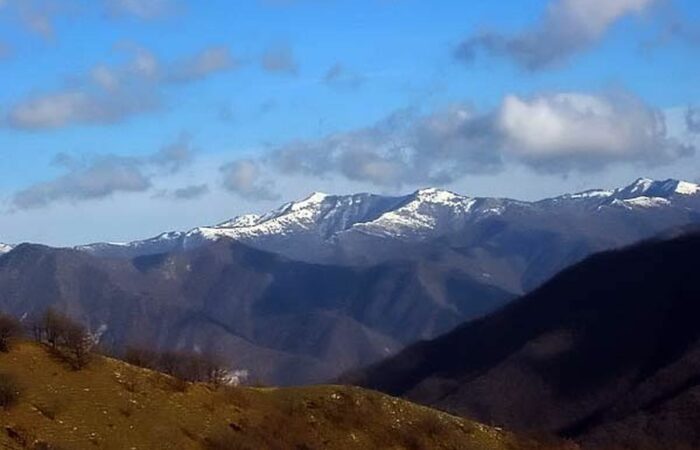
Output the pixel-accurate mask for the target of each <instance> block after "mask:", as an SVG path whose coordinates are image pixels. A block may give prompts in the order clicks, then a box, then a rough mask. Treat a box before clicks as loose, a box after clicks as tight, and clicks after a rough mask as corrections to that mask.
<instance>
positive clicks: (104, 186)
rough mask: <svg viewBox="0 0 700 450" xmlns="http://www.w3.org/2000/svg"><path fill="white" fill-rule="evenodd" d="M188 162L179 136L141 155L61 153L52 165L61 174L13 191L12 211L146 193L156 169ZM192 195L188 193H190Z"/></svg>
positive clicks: (185, 143) (178, 167)
mask: <svg viewBox="0 0 700 450" xmlns="http://www.w3.org/2000/svg"><path fill="white" fill-rule="evenodd" d="M191 161H192V150H191V146H190V143H189V140H188V139H187V138H183V137H180V138H178V140H177V141H175V142H174V143H172V144H169V145H166V146H164V147H163V148H162V149H160V150H159V151H157V152H155V153H153V154H152V155H146V156H143V157H135V156H121V155H113V154H106V155H97V156H92V157H74V156H71V155H67V154H65V153H61V154H58V155H56V157H55V158H54V161H53V164H54V165H55V166H58V167H59V168H61V170H62V171H63V172H64V173H63V174H62V175H59V176H58V177H56V178H54V179H52V180H48V181H44V182H39V183H36V184H33V185H31V186H28V187H26V188H24V189H22V190H20V191H18V192H16V193H15V194H14V195H13V196H12V199H11V206H12V208H13V209H14V210H29V209H38V208H44V207H47V206H50V205H52V204H54V203H59V202H69V203H79V202H83V201H88V200H100V199H104V198H108V197H111V196H113V195H115V194H120V193H142V192H147V191H149V190H150V189H151V188H152V186H153V178H154V177H155V176H156V175H157V173H158V172H159V171H161V170H166V171H167V172H168V173H174V172H177V171H179V170H181V169H182V168H184V167H185V166H186V165H188V164H190V162H191ZM195 194H196V193H194V192H189V195H191V196H193V195H195ZM200 194H202V195H203V193H200ZM180 195H181V196H187V195H188V192H181V193H180Z"/></svg>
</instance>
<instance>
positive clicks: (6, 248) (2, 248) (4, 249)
mask: <svg viewBox="0 0 700 450" xmlns="http://www.w3.org/2000/svg"><path fill="white" fill-rule="evenodd" d="M13 248H14V247H13V246H12V245H8V244H3V243H2V242H0V255H4V254H5V253H9V252H11V251H12V249H13Z"/></svg>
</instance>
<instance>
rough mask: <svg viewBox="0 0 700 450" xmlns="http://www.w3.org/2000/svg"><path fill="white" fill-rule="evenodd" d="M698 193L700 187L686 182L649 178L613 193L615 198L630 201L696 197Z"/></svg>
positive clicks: (641, 179) (639, 180)
mask: <svg viewBox="0 0 700 450" xmlns="http://www.w3.org/2000/svg"><path fill="white" fill-rule="evenodd" d="M699 193H700V186H698V185H697V184H695V183H690V182H688V181H680V180H674V179H668V180H663V181H655V180H652V179H649V178H640V179H638V180H637V181H635V182H634V183H632V184H631V185H629V186H627V187H624V188H622V189H618V190H617V191H615V194H616V197H617V198H621V199H631V198H636V197H657V198H665V199H668V198H669V197H671V196H673V195H676V194H678V195H696V194H699Z"/></svg>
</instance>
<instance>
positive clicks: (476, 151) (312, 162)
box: [231, 92, 695, 194]
mask: <svg viewBox="0 0 700 450" xmlns="http://www.w3.org/2000/svg"><path fill="white" fill-rule="evenodd" d="M694 151H695V149H694V147H693V146H691V145H690V144H684V143H681V142H679V141H678V140H677V139H675V138H673V137H671V136H669V134H668V132H667V130H666V119H665V116H664V114H663V113H662V112H661V111H660V110H658V109H656V108H653V107H651V106H649V105H647V104H645V103H644V102H643V101H642V100H641V99H639V98H638V97H636V96H634V95H632V94H630V93H628V92H614V93H594V94H591V93H553V94H541V95H536V96H532V97H519V96H514V95H511V96H506V97H505V98H504V99H503V101H502V102H501V103H500V105H499V106H498V107H497V108H494V109H493V110H490V111H476V110H475V109H474V108H471V107H470V106H469V105H466V104H456V105H453V106H451V107H449V108H445V109H442V110H440V111H437V112H434V113H432V114H429V115H422V114H419V113H418V112H416V111H414V110H402V111H399V112H396V113H394V114H392V115H391V116H389V117H388V118H386V119H384V120H382V121H380V122H378V123H376V124H374V125H372V126H369V127H365V128H361V129H356V130H351V131H346V132H340V133H335V134H331V135H329V136H326V137H324V138H322V139H317V140H303V141H296V142H291V143H288V144H286V145H283V146H281V147H278V148H275V149H272V151H270V152H269V153H268V154H267V155H265V156H264V157H263V158H261V159H260V160H257V161H250V160H246V161H244V162H239V163H237V164H236V165H233V166H231V167H233V168H235V170H232V173H235V174H237V177H233V178H232V179H234V180H236V181H235V182H234V183H232V188H231V190H235V191H246V190H255V187H259V186H260V184H256V183H258V181H259V180H260V179H261V177H263V176H264V173H265V171H271V172H272V171H274V172H278V173H281V174H285V175H306V176H318V177H324V176H333V175H341V176H343V177H345V178H347V179H349V180H355V181H363V182H369V183H372V184H375V185H378V186H393V187H400V186H402V185H404V184H409V183H410V184H416V183H420V184H434V183H448V182H452V181H455V180H457V179H459V178H461V177H464V176H466V175H469V174H488V173H497V172H499V171H501V170H503V168H504V167H505V166H506V165H507V164H521V165H525V166H528V167H530V168H532V169H534V170H536V171H540V172H547V173H560V174H566V173H570V172H573V171H582V172H584V171H591V170H600V169H603V168H605V167H606V166H609V165H613V164H617V163H636V164H642V165H648V166H653V165H661V164H666V163H670V162H671V161H674V160H676V159H678V158H682V157H686V156H689V155H691V154H692V153H693V152H694ZM251 186H255V187H251ZM266 193H268V194H269V191H266Z"/></svg>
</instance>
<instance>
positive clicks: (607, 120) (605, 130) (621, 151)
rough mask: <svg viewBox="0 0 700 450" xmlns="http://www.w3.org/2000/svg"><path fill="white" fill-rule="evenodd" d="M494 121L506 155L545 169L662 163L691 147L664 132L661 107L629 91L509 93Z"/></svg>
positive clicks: (690, 150)
mask: <svg viewBox="0 0 700 450" xmlns="http://www.w3.org/2000/svg"><path fill="white" fill-rule="evenodd" d="M498 122H499V127H500V131H501V133H502V134H503V138H504V145H505V148H506V150H507V151H508V152H509V154H510V155H513V156H515V157H517V158H519V159H522V160H523V161H525V162H526V163H528V164H531V165H533V166H535V167H537V168H542V169H544V170H549V171H567V170H572V169H587V168H599V167H601V166H603V165H606V164H609V163H614V162H617V161H641V162H646V163H649V164H663V163H666V162H669V161H672V160H675V159H677V158H679V157H683V156H688V155H689V154H692V152H693V151H694V149H693V148H692V147H690V146H688V145H683V144H681V143H680V142H678V141H677V140H676V139H673V138H671V137H669V136H668V133H667V129H666V119H665V116H664V115H663V113H662V112H661V111H659V110H657V109H654V108H651V107H649V106H648V105H646V104H644V103H643V102H642V101H641V100H640V99H639V98H637V97H635V96H633V95H631V94H629V93H616V94H612V95H602V96H601V95H590V94H580V93H564V94H553V95H544V96H538V97H533V98H529V99H523V98H519V97H516V96H509V97H507V98H506V99H505V100H504V102H503V105H502V107H501V110H500V112H499V117H498Z"/></svg>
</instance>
